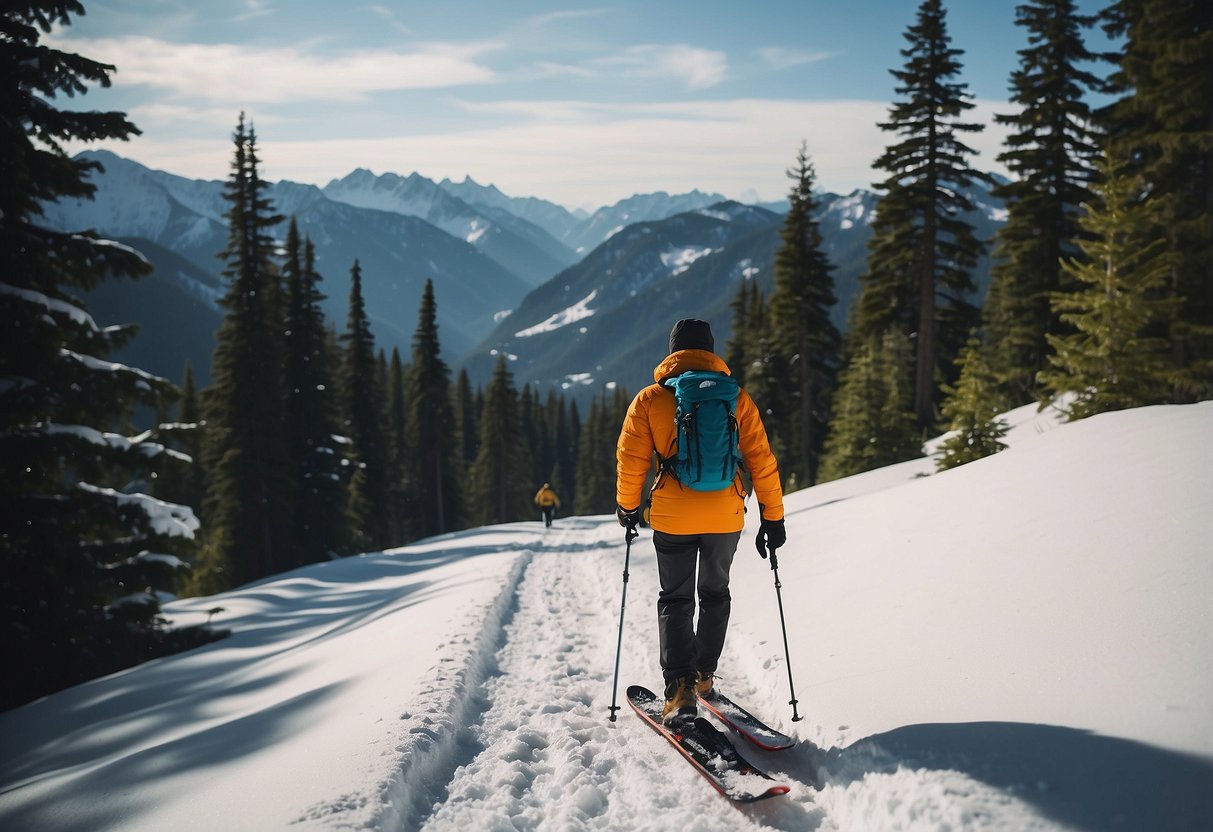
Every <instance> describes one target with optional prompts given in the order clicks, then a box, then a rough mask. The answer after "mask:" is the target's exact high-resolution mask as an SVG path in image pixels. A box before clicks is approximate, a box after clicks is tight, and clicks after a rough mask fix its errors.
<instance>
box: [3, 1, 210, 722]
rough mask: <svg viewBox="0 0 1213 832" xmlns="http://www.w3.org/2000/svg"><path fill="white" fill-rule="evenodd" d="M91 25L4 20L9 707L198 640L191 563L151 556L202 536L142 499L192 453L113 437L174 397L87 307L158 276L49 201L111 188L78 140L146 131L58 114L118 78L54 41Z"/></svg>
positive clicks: (45, 8)
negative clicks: (75, 224) (140, 411)
mask: <svg viewBox="0 0 1213 832" xmlns="http://www.w3.org/2000/svg"><path fill="white" fill-rule="evenodd" d="M80 14H83V8H82V6H81V5H80V4H79V3H74V2H54V3H51V2H31V3H22V4H7V5H6V6H5V7H4V8H3V10H0V33H3V34H2V35H0V170H2V171H3V176H2V177H0V181H3V187H0V320H3V322H4V325H3V327H0V340H2V347H0V379H3V381H0V506H2V508H0V562H2V563H3V568H4V580H3V581H0V662H2V663H3V667H4V668H5V671H4V673H3V674H2V675H3V682H0V709H7V708H11V707H14V706H16V705H19V704H21V703H23V702H26V701H29V700H31V699H33V698H35V697H38V696H40V695H43V694H47V693H50V692H52V691H55V690H58V689H60V688H64V687H67V686H69V685H72V684H76V683H77V682H81V681H83V680H85V679H89V678H93V677H95V676H99V675H102V674H105V673H109V672H113V671H116V670H118V669H120V668H123V667H127V666H129V665H132V664H135V663H137V662H140V661H143V660H145V659H147V658H151V657H153V656H156V655H163V654H165V653H167V652H171V651H172V650H173V649H176V648H177V647H179V646H185V645H188V644H189V643H190V638H189V637H188V635H187V634H183V633H174V632H171V631H167V630H166V629H165V628H164V621H163V619H161V618H160V617H159V606H158V600H159V591H161V590H165V589H168V588H170V587H172V585H173V581H174V575H173V572H174V568H173V566H172V564H173V562H174V561H173V560H172V559H170V558H168V557H163V556H157V557H152V556H150V555H148V552H167V551H172V547H173V546H174V542H175V541H178V540H184V539H188V538H192V537H193V534H194V531H195V530H196V529H197V528H198V522H197V519H196V518H195V516H194V514H193V512H192V511H190V510H189V509H188V508H186V507H184V506H179V505H174V504H166V503H163V502H158V501H156V500H153V499H151V498H150V497H149V496H147V495H146V494H142V493H135V492H133V491H127V490H126V488H127V484H128V483H131V482H133V481H136V480H138V479H139V478H141V477H144V476H148V475H149V473H150V472H153V471H156V470H158V469H160V468H161V467H162V466H165V465H168V464H171V463H173V462H174V459H173V458H174V457H175V456H177V455H176V454H173V453H172V452H170V451H169V450H168V449H166V448H165V447H164V446H163V445H161V444H159V443H157V442H154V441H152V439H151V436H152V434H151V433H143V434H139V435H135V436H124V435H121V434H118V433H114V432H112V431H114V430H115V428H116V427H119V426H122V425H124V424H127V423H129V422H130V421H131V419H132V417H131V413H132V411H133V409H134V407H135V406H137V405H140V406H144V407H149V408H153V409H156V408H159V407H160V406H161V405H162V401H163V400H164V399H167V398H171V397H172V396H173V395H174V393H175V391H174V389H173V387H172V385H171V384H169V383H168V382H167V381H165V380H164V379H161V378H158V377H155V376H152V375H150V374H148V373H146V372H144V371H142V370H140V369H138V368H135V367H129V366H125V365H122V364H114V363H110V362H108V361H105V360H104V358H105V356H106V355H107V354H109V353H110V352H112V351H113V350H116V349H118V348H120V347H121V346H123V345H124V344H126V343H128V342H129V340H130V339H131V337H132V336H133V335H134V330H133V328H131V327H101V326H98V324H97V323H96V321H95V320H94V319H93V318H92V316H91V315H90V314H89V313H88V311H87V308H86V306H85V305H84V303H83V302H82V301H81V300H80V295H81V294H83V293H84V292H85V291H87V290H89V289H92V288H94V287H95V286H96V285H97V284H98V283H100V282H101V281H102V280H103V279H106V278H120V277H138V276H141V275H143V274H145V273H147V272H148V271H149V265H148V263H147V262H146V261H145V260H144V259H143V257H142V256H141V255H139V254H138V253H137V252H135V251H133V250H131V249H129V248H127V247H126V246H122V245H119V244H117V243H113V242H110V241H107V240H101V239H99V238H98V237H97V236H96V235H95V234H93V233H91V232H72V233H61V232H58V231H55V230H52V229H50V228H47V227H45V226H43V225H42V224H41V216H42V213H43V210H42V207H41V204H42V203H43V202H54V201H56V200H59V199H63V198H91V197H92V195H93V193H94V191H95V186H94V185H93V184H92V183H91V182H90V181H89V175H90V173H91V172H92V171H94V170H99V169H100V165H99V164H97V163H96V162H90V161H85V160H80V159H76V160H73V159H71V158H70V157H69V156H68V155H67V152H66V150H65V149H64V147H63V144H61V143H67V142H73V143H74V142H90V141H97V140H103V139H126V138H128V137H130V136H132V135H136V134H138V132H139V131H138V130H137V129H136V128H135V126H134V125H133V124H131V123H130V122H129V121H128V120H127V119H126V117H125V115H124V114H122V113H117V112H97V111H92V112H84V111H61V110H59V109H57V108H56V107H55V102H56V98H57V97H58V96H60V95H68V96H73V95H75V94H77V93H79V94H84V93H86V92H87V91H88V89H89V87H90V86H92V85H95V84H100V85H102V86H108V85H109V83H110V81H109V78H110V75H111V74H112V73H113V72H114V71H115V70H114V67H113V66H110V65H107V64H102V63H98V62H96V61H93V60H90V59H88V58H85V57H83V56H81V55H75V54H71V53H68V52H63V51H61V50H59V49H56V48H53V47H52V46H49V45H47V44H45V43H42V42H41V40H42V35H43V34H45V33H50V32H51V30H52V29H53V28H55V27H56V26H66V25H69V24H70V23H71V18H72V17H73V16H78V15H80ZM197 640H198V639H196V638H195V639H194V641H195V642H196V641H197Z"/></svg>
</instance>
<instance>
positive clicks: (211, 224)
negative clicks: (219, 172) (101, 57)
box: [44, 151, 1003, 398]
mask: <svg viewBox="0 0 1213 832" xmlns="http://www.w3.org/2000/svg"><path fill="white" fill-rule="evenodd" d="M83 155H84V156H85V157H86V158H89V159H92V160H95V161H98V162H100V163H101V164H102V166H103V171H102V172H99V173H97V174H94V176H93V182H94V184H96V186H97V193H96V197H95V199H93V200H91V201H78V200H64V201H62V202H58V203H51V204H47V205H45V206H44V208H45V212H46V221H47V222H48V223H49V224H50V225H52V226H54V227H57V228H60V229H63V230H83V229H94V230H96V231H98V232H99V233H102V234H104V235H106V236H110V237H114V238H116V239H119V240H121V241H123V242H126V243H128V244H131V245H134V246H135V247H136V248H139V249H140V250H141V251H143V253H144V254H145V255H146V256H147V257H148V259H149V260H150V261H151V262H152V264H153V267H154V272H153V274H152V275H151V276H150V277H149V278H145V279H144V280H142V281H135V282H132V281H106V282H103V283H102V288H100V289H98V290H96V292H95V293H94V296H92V297H90V299H89V300H90V305H91V306H92V307H93V308H94V310H95V311H97V312H98V318H99V320H102V321H104V322H106V323H125V322H128V321H134V322H137V323H139V324H140V326H141V335H140V336H139V337H137V338H135V339H134V341H132V343H131V344H130V345H128V346H127V347H126V348H125V349H124V350H123V352H122V353H121V354H118V355H115V356H114V358H115V359H116V360H125V361H129V362H130V363H134V364H137V365H138V366H141V367H146V368H147V369H149V370H152V371H154V372H157V373H160V374H162V375H165V376H166V377H168V378H170V379H174V380H176V381H180V379H181V373H182V369H183V366H184V362H185V360H186V359H187V358H188V359H189V360H190V361H191V363H192V364H193V366H194V370H195V373H196V376H197V378H198V382H199V384H206V383H207V382H208V381H209V356H210V351H211V349H212V348H213V332H214V331H215V330H217V329H218V322H219V320H220V314H221V312H220V309H219V307H218V306H217V300H218V298H219V297H221V296H222V294H223V287H224V280H223V278H222V277H221V270H222V268H223V264H222V263H221V262H220V260H219V259H218V257H217V255H218V253H219V252H220V251H222V249H223V248H224V247H225V244H226V238H227V231H226V226H225V224H224V215H225V212H226V210H227V203H226V201H225V200H224V199H223V186H224V183H223V182H222V181H218V180H191V179H186V178H184V177H179V176H176V175H173V174H170V173H166V172H162V171H155V170H151V169H149V168H147V167H144V166H143V165H141V164H139V163H138V162H135V161H132V160H130V159H125V158H123V157H120V156H117V155H115V154H113V153H109V152H105V151H98V152H88V153H86V154H83ZM268 195H269V198H270V199H271V201H272V203H273V209H274V211H275V212H276V213H278V214H281V215H282V216H283V217H284V218H292V217H293V218H294V219H295V220H296V222H297V223H298V225H299V228H300V231H301V232H302V233H304V234H307V235H309V236H310V238H311V239H312V241H313V243H314V244H315V248H316V263H317V270H318V271H319V272H320V274H321V275H322V278H323V280H322V283H321V287H320V288H321V291H322V292H324V293H325V294H326V296H327V299H326V301H325V303H324V306H325V313H326V315H327V316H328V317H329V319H330V321H332V322H333V323H334V324H335V325H336V326H337V328H338V329H341V328H343V327H344V322H345V319H346V316H347V307H348V293H349V286H350V283H349V271H350V267H351V266H352V264H353V263H354V261H355V259H357V260H358V261H359V263H360V265H361V268H362V276H363V291H364V295H365V299H366V307H367V311H368V314H369V315H370V317H371V324H372V328H373V330H374V333H375V336H376V341H377V344H378V345H379V346H380V347H382V348H384V349H385V350H388V351H390V350H391V349H393V348H396V349H399V350H400V351H401V354H402V355H403V356H404V357H405V358H406V360H407V357H408V355H409V353H410V351H411V337H412V332H413V330H414V328H415V326H416V314H417V307H418V303H419V300H420V297H421V292H422V288H423V286H424V284H425V281H426V280H427V279H431V278H432V279H433V280H434V285H435V294H436V299H437V302H438V323H439V328H440V337H441V339H442V347H443V351H444V355H445V356H446V359H447V361H448V363H450V364H452V365H453V366H456V367H458V366H465V367H466V368H467V369H468V371H469V374H470V376H471V378H472V380H473V382H474V383H483V382H485V381H486V380H487V378H488V375H489V373H490V372H491V368H492V365H493V363H494V361H495V360H496V356H497V355H498V354H501V353H504V354H506V355H507V356H509V357H510V359H511V369H512V370H513V372H514V375H515V378H516V382H517V383H518V384H519V385H521V384H522V383H530V384H532V385H533V386H535V387H537V388H538V389H540V390H546V389H548V388H549V387H556V388H557V389H563V390H566V391H570V392H571V393H572V394H573V395H574V396H576V397H578V398H584V397H585V396H588V395H590V394H592V392H593V391H594V390H596V389H598V388H599V386H600V385H602V384H606V383H610V382H614V383H618V384H622V385H624V386H625V387H627V388H628V389H630V390H635V389H638V388H639V387H640V386H642V385H643V384H646V383H648V380H649V379H650V378H651V375H650V373H651V367H652V366H653V364H654V363H656V361H657V360H659V359H660V358H661V357H662V356H663V355H664V350H665V340H666V335H667V333H668V331H669V328H670V325H671V324H672V323H673V322H674V321H676V320H678V319H679V318H682V317H701V318H704V319H706V320H708V321H710V322H712V324H713V329H714V331H715V333H716V340H717V344H718V346H719V347H720V348H721V349H723V345H724V343H725V342H726V340H727V339H728V337H729V336H730V334H731V333H730V329H731V326H730V325H731V312H730V310H729V304H730V302H731V300H732V299H733V297H734V296H735V294H736V291H737V285H738V282H739V281H743V280H756V281H758V282H759V285H760V286H761V287H762V289H763V290H764V291H765V292H767V293H769V292H770V291H771V289H772V287H773V275H772V269H771V266H772V263H773V259H774V253H775V251H776V250H777V248H778V247H779V244H780V240H779V230H780V227H781V225H782V220H783V216H782V210H786V206H784V205H780V204H779V203H774V204H770V205H767V206H766V207H762V206H754V205H742V204H740V203H736V202H730V201H728V200H725V199H724V198H723V197H722V196H721V195H719V194H708V193H703V192H700V191H692V192H690V193H687V194H676V195H671V194H667V193H664V192H657V193H651V194H638V195H635V196H633V197H630V198H628V199H625V200H622V201H620V202H618V203H616V204H615V205H611V206H605V207H602V208H600V209H598V210H596V211H594V212H592V213H584V212H577V213H574V212H570V211H568V210H567V209H565V208H563V207H561V206H559V205H556V204H555V203H551V202H547V201H545V200H542V199H538V198H534V197H527V198H516V197H510V196H507V195H506V194H503V193H502V192H501V191H500V190H498V189H497V188H495V187H493V186H492V185H487V186H486V185H481V184H479V183H476V182H474V181H473V180H471V179H470V178H468V179H465V180H464V181H463V182H458V183H456V182H452V181H451V180H449V179H445V180H443V181H442V182H438V183H435V182H433V181H431V180H429V179H426V178H425V177H423V176H420V175H419V174H416V173H414V174H411V175H409V176H400V175H398V174H394V173H385V174H381V175H375V174H373V173H371V172H370V171H367V170H365V169H357V170H354V171H353V172H352V173H350V174H349V175H347V176H345V177H343V178H341V179H334V180H333V181H331V182H329V183H328V184H327V185H325V186H324V187H323V188H319V187H316V186H314V185H305V184H299V183H295V182H290V181H285V180H284V181H280V182H277V183H274V184H273V185H271V186H270V188H269V194H268ZM973 196H974V199H975V202H976V203H977V205H978V208H977V210H976V211H975V212H974V213H973V214H972V215H971V216H970V217H969V219H970V221H971V222H973V223H974V224H975V225H976V226H977V232H978V234H979V236H981V237H985V238H989V237H992V236H993V233H994V231H995V230H996V229H997V227H998V225H999V224H1000V222H1001V221H1002V215H1003V209H1002V206H1001V204H1000V203H999V202H998V201H997V200H996V199H994V198H993V197H991V196H990V195H989V193H988V192H986V191H984V190H979V191H976V192H975V193H974V194H973ZM818 204H819V213H818V220H819V222H820V226H821V231H822V236H823V242H824V245H825V248H826V251H827V253H828V255H829V256H830V258H831V261H832V262H833V264H834V266H835V272H834V278H835V284H836V294H837V296H838V298H839V303H838V305H837V306H836V307H835V309H834V315H833V316H834V319H835V322H836V323H837V324H838V325H839V326H840V327H842V326H843V325H844V324H845V321H846V314H847V311H848V309H849V307H850V303H851V300H852V299H853V298H854V296H855V294H856V292H857V291H858V281H859V275H860V274H861V273H862V272H863V268H864V261H865V258H866V244H867V241H868V239H870V237H871V233H872V232H871V220H872V217H873V216H874V212H875V210H876V206H877V196H876V195H875V194H874V193H872V192H870V191H864V190H857V191H855V192H853V193H851V194H849V195H846V196H839V195H836V194H822V195H820V196H819V197H818ZM772 209H774V210H772ZM273 233H274V235H275V237H277V238H279V239H284V238H285V236H286V219H284V221H283V223H282V224H281V225H279V226H277V227H276V228H275V229H273ZM987 275H988V263H985V264H983V265H982V267H981V268H980V269H979V273H978V275H977V278H978V283H979V286H980V287H982V288H981V289H979V294H980V293H981V291H982V290H983V289H984V285H985V283H986V282H987Z"/></svg>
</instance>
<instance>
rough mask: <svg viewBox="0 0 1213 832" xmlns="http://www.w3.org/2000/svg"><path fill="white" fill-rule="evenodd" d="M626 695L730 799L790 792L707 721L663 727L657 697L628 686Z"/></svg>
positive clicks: (749, 800) (697, 719) (750, 799)
mask: <svg viewBox="0 0 1213 832" xmlns="http://www.w3.org/2000/svg"><path fill="white" fill-rule="evenodd" d="M627 696H628V703H629V704H630V705H631V706H632V709H633V710H635V711H636V713H637V715H638V716H639V717H640V718H641V719H643V720H644V721H645V722H647V723H648V724H649V726H650V727H651V728H652V729H653V730H654V731H656V732H657V733H659V734H661V735H662V736H663V737H665V738H666V739H667V740H669V742H670V745H672V746H674V747H675V748H677V749H678V751H679V752H680V753H681V754H682V756H683V757H685V758H686V759H687V762H689V763H690V764H691V765H693V766H694V767H695V768H696V769H697V770H698V771H699V773H700V774H702V775H703V776H704V777H705V778H706V779H707V781H708V782H709V783H711V784H712V785H713V786H714V787H715V788H716V790H717V791H718V792H720V793H721V794H722V795H724V796H725V797H727V798H728V799H729V800H733V801H736V802H738V803H753V802H754V801H755V800H764V799H766V798H768V797H776V796H778V795H781V794H787V793H788V792H789V791H791V788H790V787H789V786H786V785H784V784H782V783H778V782H776V781H775V779H774V778H773V777H771V776H770V775H769V774H767V773H766V772H764V771H760V770H759V769H757V768H755V767H754V766H752V765H750V764H749V763H748V762H746V760H745V759H744V758H743V757H742V756H741V754H739V753H738V751H737V749H736V748H735V747H734V745H733V743H732V742H730V741H729V738H728V737H726V736H725V735H724V734H723V733H721V732H720V731H719V730H717V728H716V727H715V726H714V725H712V723H710V722H708V721H707V720H706V719H703V718H702V717H694V718H688V719H685V720H679V721H677V722H675V723H674V724H672V725H666V724H664V723H663V722H662V721H661V700H660V699H659V698H658V697H657V694H655V693H653V692H652V691H651V690H649V689H648V688H644V687H641V686H640V685H631V686H630V687H629V688H628V691H627Z"/></svg>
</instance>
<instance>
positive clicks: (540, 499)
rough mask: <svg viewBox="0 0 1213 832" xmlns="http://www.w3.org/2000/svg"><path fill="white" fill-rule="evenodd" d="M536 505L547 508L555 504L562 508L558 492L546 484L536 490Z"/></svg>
mask: <svg viewBox="0 0 1213 832" xmlns="http://www.w3.org/2000/svg"><path fill="white" fill-rule="evenodd" d="M535 505H537V506H540V507H543V508H546V507H548V506H555V507H556V508H560V498H559V497H557V496H556V492H555V491H553V490H552V489H550V488H548V487H547V486H546V485H545V486H544V487H543V488H541V489H539V490H538V491H536V492H535Z"/></svg>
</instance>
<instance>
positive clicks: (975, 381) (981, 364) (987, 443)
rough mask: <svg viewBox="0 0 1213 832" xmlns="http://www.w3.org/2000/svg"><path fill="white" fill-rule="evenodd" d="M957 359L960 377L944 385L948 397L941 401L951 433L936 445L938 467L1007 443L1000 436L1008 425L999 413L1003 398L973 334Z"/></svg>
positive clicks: (954, 464) (985, 453) (962, 461)
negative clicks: (949, 384) (951, 386)
mask: <svg viewBox="0 0 1213 832" xmlns="http://www.w3.org/2000/svg"><path fill="white" fill-rule="evenodd" d="M957 363H958V364H960V367H961V370H960V381H958V382H957V383H956V387H955V388H950V387H946V388H944V390H945V392H946V393H947V396H948V397H947V399H945V400H944V403H943V417H944V419H945V420H947V422H948V430H949V432H950V434H951V435H950V436H948V438H947V439H945V440H944V441H943V442H942V443H940V446H939V458H938V459H937V460H936V461H935V467H936V469H938V470H940V471H944V470H947V469H948V468H955V467H957V466H959V465H964V464H965V463H966V462H972V461H973V460H975V459H981V458H982V457H987V456H992V455H994V454H996V453H998V452H999V451H1001V450H1003V449H1004V448H1005V447H1006V445H1005V444H1004V443H1003V441H1002V438H1003V437H1004V436H1006V434H1007V429H1008V425H1007V422H1006V420H1005V419H1003V418H1001V417H1000V414H1001V413H1002V412H1003V411H1004V409H1005V408H1004V407H1003V399H1002V398H1001V397H1000V396H999V395H998V391H997V386H998V381H997V378H996V377H995V375H994V373H993V371H992V370H991V369H990V367H989V365H987V364H986V362H985V359H984V358H983V352H982V344H981V341H980V340H978V339H977V337H976V336H974V337H971V338H970V339H969V343H968V344H967V345H966V346H965V348H964V350H962V351H961V353H960V358H959V359H958V360H957Z"/></svg>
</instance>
